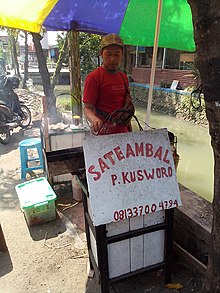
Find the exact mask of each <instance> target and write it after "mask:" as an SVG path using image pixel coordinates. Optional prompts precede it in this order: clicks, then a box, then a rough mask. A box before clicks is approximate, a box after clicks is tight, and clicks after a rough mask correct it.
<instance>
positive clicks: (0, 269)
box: [0, 251, 13, 278]
mask: <svg viewBox="0 0 220 293" xmlns="http://www.w3.org/2000/svg"><path fill="white" fill-rule="evenodd" d="M0 264H1V265H0V278H1V277H3V276H4V275H6V274H8V273H10V272H11V271H12V269H13V265H12V261H11V257H10V254H9V252H8V251H6V252H0Z"/></svg>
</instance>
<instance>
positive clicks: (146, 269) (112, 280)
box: [109, 262, 165, 284]
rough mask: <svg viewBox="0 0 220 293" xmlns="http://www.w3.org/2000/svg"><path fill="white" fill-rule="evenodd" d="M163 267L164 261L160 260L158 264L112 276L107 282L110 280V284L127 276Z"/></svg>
mask: <svg viewBox="0 0 220 293" xmlns="http://www.w3.org/2000/svg"><path fill="white" fill-rule="evenodd" d="M164 267H165V262H160V263H158V264H155V265H151V266H148V267H146V268H143V269H139V270H136V271H133V272H130V273H127V274H123V275H121V276H118V277H114V278H112V279H110V280H109V282H110V284H113V283H117V282H119V281H121V280H122V279H125V278H128V277H133V276H136V275H139V274H142V273H144V272H149V271H153V270H156V269H159V268H164Z"/></svg>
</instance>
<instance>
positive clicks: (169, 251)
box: [164, 209, 174, 284]
mask: <svg viewBox="0 0 220 293" xmlns="http://www.w3.org/2000/svg"><path fill="white" fill-rule="evenodd" d="M173 218H174V209H169V210H166V221H167V228H166V266H165V280H164V281H165V284H168V283H171V265H172V257H173Z"/></svg>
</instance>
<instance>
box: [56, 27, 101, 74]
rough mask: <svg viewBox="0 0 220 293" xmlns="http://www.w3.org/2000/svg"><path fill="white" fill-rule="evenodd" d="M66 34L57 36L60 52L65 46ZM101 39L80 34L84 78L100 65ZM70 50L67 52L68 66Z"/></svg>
mask: <svg viewBox="0 0 220 293" xmlns="http://www.w3.org/2000/svg"><path fill="white" fill-rule="evenodd" d="M65 34H66V33H63V32H62V33H60V34H58V36H57V43H58V47H59V50H61V48H62V46H63V42H64V39H65ZM100 39H101V37H100V36H98V35H93V34H87V33H82V32H80V33H79V51H80V67H81V74H82V77H83V78H84V77H85V76H86V75H87V74H88V73H89V72H91V71H92V70H94V69H95V68H96V67H97V66H98V65H99V52H100ZM68 58H69V57H68V49H67V50H66V54H65V58H64V63H65V64H66V65H68V63H69V60H68Z"/></svg>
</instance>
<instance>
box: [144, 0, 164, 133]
mask: <svg viewBox="0 0 220 293" xmlns="http://www.w3.org/2000/svg"><path fill="white" fill-rule="evenodd" d="M162 4H163V0H158V8H157V20H156V29H155V36H154V50H153V58H152V65H151V73H150V87H149V94H148V102H147V114H146V120H145V122H146V125H145V129H147V128H149V126H148V125H149V123H150V112H151V104H152V97H153V88H154V77H155V71H156V61H157V49H158V40H159V34H160V20H161V13H162Z"/></svg>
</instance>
